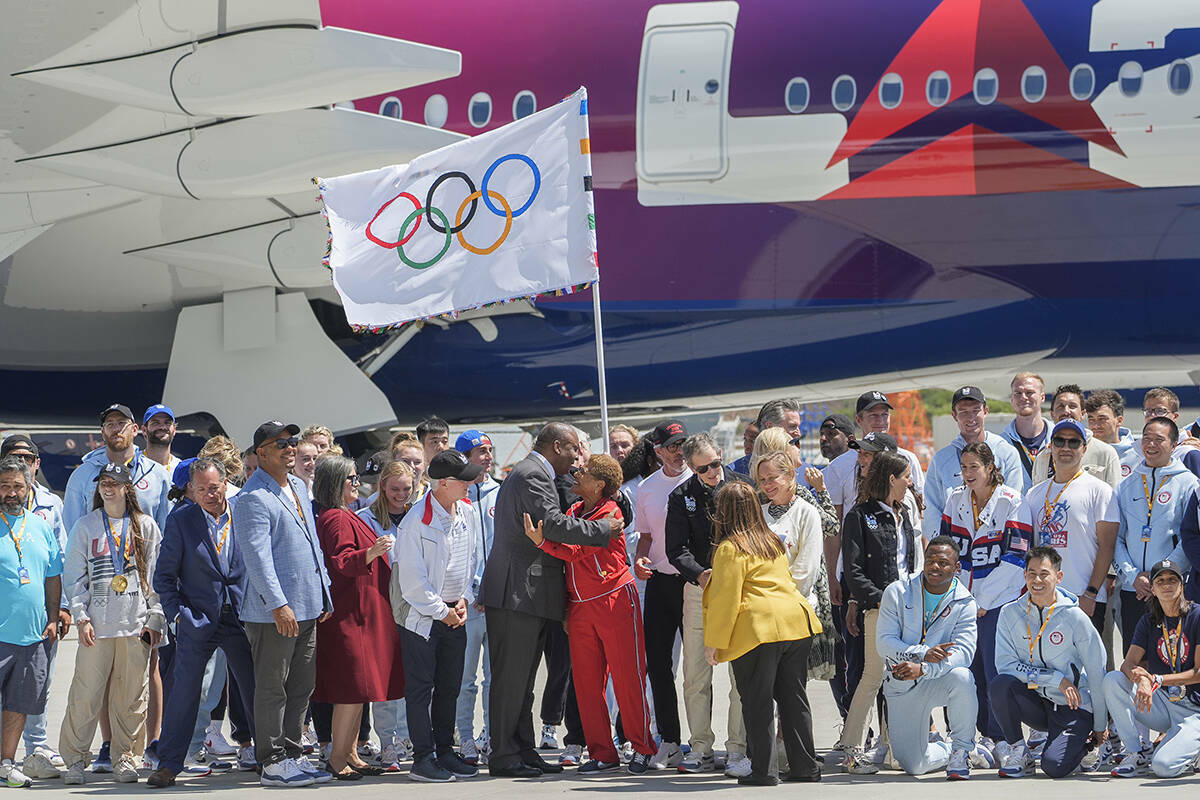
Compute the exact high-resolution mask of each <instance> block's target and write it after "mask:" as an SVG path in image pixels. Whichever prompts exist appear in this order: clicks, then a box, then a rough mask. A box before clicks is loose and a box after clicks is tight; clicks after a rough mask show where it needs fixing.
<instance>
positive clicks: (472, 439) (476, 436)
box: [454, 428, 492, 455]
mask: <svg viewBox="0 0 1200 800" xmlns="http://www.w3.org/2000/svg"><path fill="white" fill-rule="evenodd" d="M491 443H492V437H490V436H488V435H487V434H486V433H484V432H483V431H481V430H479V429H478V428H471V429H470V430H469V431H463V432H462V433H460V434H459V435H458V438H457V439H455V440H454V449H455V450H457V451H458V452H460V453H463V454H464V455H465V454H469V453H470V452H471V451H472V450H474V449H475V448H476V447H479V446H481V445H485V444H491Z"/></svg>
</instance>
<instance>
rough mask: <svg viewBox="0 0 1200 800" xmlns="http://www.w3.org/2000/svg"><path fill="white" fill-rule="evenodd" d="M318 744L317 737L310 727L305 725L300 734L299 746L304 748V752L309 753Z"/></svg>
mask: <svg viewBox="0 0 1200 800" xmlns="http://www.w3.org/2000/svg"><path fill="white" fill-rule="evenodd" d="M318 744H319V742H318V741H317V735H316V734H315V733H313V729H312V726H311V725H305V726H304V730H303V731H301V732H300V746H301V747H303V748H304V752H306V753H311V752H312V751H313V750H315V749H316V747H317V745H318Z"/></svg>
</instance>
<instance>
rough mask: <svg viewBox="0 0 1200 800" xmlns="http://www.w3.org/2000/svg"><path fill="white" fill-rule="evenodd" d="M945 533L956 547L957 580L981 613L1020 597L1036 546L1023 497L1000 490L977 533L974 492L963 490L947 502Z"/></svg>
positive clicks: (982, 514) (1009, 489) (1011, 490)
mask: <svg viewBox="0 0 1200 800" xmlns="http://www.w3.org/2000/svg"><path fill="white" fill-rule="evenodd" d="M941 534H942V535H944V536H949V537H950V538H952V539H954V540H955V541H956V542H958V552H959V554H960V557H961V561H962V567H961V569H960V571H959V573H958V579H959V581H960V582H962V584H963V585H964V586H966V587H967V589H968V590H969V591H970V592H971V595H972V596H973V597H974V598H975V602H976V603H977V604H978V605H979V607H980V608H982V609H984V610H985V611H991V610H992V609H993V608H999V607H1000V606H1002V605H1004V604H1005V603H1007V602H1009V601H1011V600H1015V599H1017V598H1018V597H1020V595H1021V592H1023V591H1024V590H1025V554H1026V553H1028V552H1029V548H1030V546H1031V543H1032V542H1033V524H1032V521H1031V520H1030V519H1029V513H1028V510H1027V509H1026V508H1025V504H1024V502H1023V498H1022V497H1021V493H1020V492H1018V491H1017V490H1016V489H1014V488H1012V487H1011V486H1008V485H1006V484H1003V483H1002V484H1000V485H999V486H997V487H996V489H995V491H993V492H992V496H991V498H990V499H989V500H988V501H987V504H986V505H984V507H983V508H981V509H980V510H979V527H978V529H976V527H975V511H974V509H973V508H972V506H971V490H970V488H969V487H967V486H959V487H958V488H956V489H955V490H954V491H952V492H951V493H950V496H949V497H947V498H946V509H945V511H943V512H942V527H941Z"/></svg>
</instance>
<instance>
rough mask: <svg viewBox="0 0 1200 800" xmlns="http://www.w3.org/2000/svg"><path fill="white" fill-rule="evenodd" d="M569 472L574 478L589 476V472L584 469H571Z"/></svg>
mask: <svg viewBox="0 0 1200 800" xmlns="http://www.w3.org/2000/svg"><path fill="white" fill-rule="evenodd" d="M567 472H568V473H569V474H570V476H571V477H572V478H578V477H579V476H580V475H587V474H588V473H587V470H586V469H584V468H583V467H571V468H570V469H569V470H567Z"/></svg>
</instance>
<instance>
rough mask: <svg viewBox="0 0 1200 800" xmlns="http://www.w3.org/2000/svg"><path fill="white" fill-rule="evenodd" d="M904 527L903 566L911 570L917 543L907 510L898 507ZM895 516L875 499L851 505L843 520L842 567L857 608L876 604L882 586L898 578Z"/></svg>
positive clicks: (862, 609) (876, 606)
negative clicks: (906, 544)
mask: <svg viewBox="0 0 1200 800" xmlns="http://www.w3.org/2000/svg"><path fill="white" fill-rule="evenodd" d="M900 518H901V519H902V520H903V526H904V529H903V531H902V532H900V535H902V536H904V537H905V539H906V540H907V542H908V547H907V549H906V550H905V559H904V561H905V568H906V569H907V570H908V572H909V573H912V571H913V564H914V563H915V559H916V553H917V551H916V548H917V547H919V546H920V544H919V539H918V538H917V533H916V531H915V530H914V529H913V526H912V521H911V520H909V518H908V513H907V512H906V511H905V510H904V509H901V511H900ZM896 542H897V531H896V520H895V517H893V516H892V515H891V514H889V513H888V512H887V511H885V510H884V509H883V507H882V505H881V504H880V503H879V501H877V500H868V501H866V502H865V503H859V504H858V505H856V506H855V507H854V508H852V509H850V513H849V514H847V515H846V521H845V522H844V523H843V524H842V570H843V575H844V576H845V579H846V586H847V587H848V588H849V590H850V596H851V597H853V598H854V599H855V600H856V601H857V602H858V609H859V611H867V610H868V609H872V608H878V607H879V603H880V601H881V600H883V590H884V589H886V588H887V587H888V584H890V583H892V582H893V581H896V580H899V579H900V572H899V570H898V569H897V568H896Z"/></svg>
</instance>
